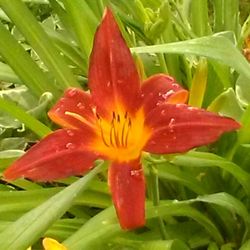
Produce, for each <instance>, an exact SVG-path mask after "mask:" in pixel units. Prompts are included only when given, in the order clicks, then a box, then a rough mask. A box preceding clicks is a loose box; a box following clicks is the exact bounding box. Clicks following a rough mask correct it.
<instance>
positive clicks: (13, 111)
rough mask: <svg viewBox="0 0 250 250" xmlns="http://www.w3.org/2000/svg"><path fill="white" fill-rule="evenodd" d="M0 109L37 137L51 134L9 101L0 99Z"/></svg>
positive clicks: (46, 128)
mask: <svg viewBox="0 0 250 250" xmlns="http://www.w3.org/2000/svg"><path fill="white" fill-rule="evenodd" d="M0 40H1V39H0ZM0 108H1V110H3V111H5V112H7V113H8V114H10V115H12V116H13V117H15V118H16V119H18V120H19V121H20V122H22V123H23V124H25V125H26V126H27V127H28V128H29V129H31V130H32V131H33V132H34V133H35V134H37V135H38V136H39V137H44V136H45V135H47V134H48V133H50V132H51V130H50V129H49V128H48V127H47V126H45V125H44V124H43V123H41V122H40V121H38V120H37V119H36V118H34V117H33V116H31V115H29V114H27V113H26V112H25V111H24V110H23V109H22V108H20V107H18V106H17V105H16V104H15V103H13V102H11V101H7V100H4V99H2V98H0Z"/></svg>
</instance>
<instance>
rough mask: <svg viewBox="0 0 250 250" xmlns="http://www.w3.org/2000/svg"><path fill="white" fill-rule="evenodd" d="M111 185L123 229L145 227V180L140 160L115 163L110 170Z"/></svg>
mask: <svg viewBox="0 0 250 250" xmlns="http://www.w3.org/2000/svg"><path fill="white" fill-rule="evenodd" d="M109 185H110V189H111V193H112V198H113V202H114V205H115V208H116V213H117V215H118V218H119V222H120V225H121V227H122V228H123V229H134V228H138V227H142V226H144V224H145V211H144V210H145V208H144V207H145V204H144V203H145V180H144V175H143V172H142V168H141V164H140V163H139V160H134V161H132V162H123V163H117V162H115V163H113V164H112V165H111V167H110V168H109Z"/></svg>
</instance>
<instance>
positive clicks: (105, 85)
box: [89, 9, 140, 116]
mask: <svg viewBox="0 0 250 250" xmlns="http://www.w3.org/2000/svg"><path fill="white" fill-rule="evenodd" d="M89 87H90V90H91V94H92V96H93V100H94V102H95V104H96V105H97V108H98V112H99V113H100V112H101V115H105V116H109V115H110V114H112V111H114V110H117V108H118V107H119V106H121V105H122V106H123V108H124V109H125V110H126V111H128V112H131V113H134V112H135V111H136V110H137V108H138V105H139V96H140V95H139V92H140V80H139V76H138V73H137V70H136V67H135V63H134V60H133V57H132V55H131V53H130V50H129V48H128V47H127V45H126V43H125V41H124V39H123V37H122V35H121V32H120V30H119V27H118V25H117V24H116V21H115V19H114V17H113V14H112V13H111V11H110V10H109V9H106V13H105V15H104V17H103V20H102V23H101V25H100V26H99V28H98V30H97V32H96V35H95V40H94V46H93V51H92V54H91V59H90V68H89Z"/></svg>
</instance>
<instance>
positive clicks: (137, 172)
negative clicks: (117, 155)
mask: <svg viewBox="0 0 250 250" xmlns="http://www.w3.org/2000/svg"><path fill="white" fill-rule="evenodd" d="M141 171H142V170H141V169H135V170H131V171H130V175H131V176H135V177H139V176H140V175H141Z"/></svg>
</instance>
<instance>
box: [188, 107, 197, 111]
mask: <svg viewBox="0 0 250 250" xmlns="http://www.w3.org/2000/svg"><path fill="white" fill-rule="evenodd" d="M187 109H188V110H191V111H192V110H197V108H196V107H188V108H187Z"/></svg>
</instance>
